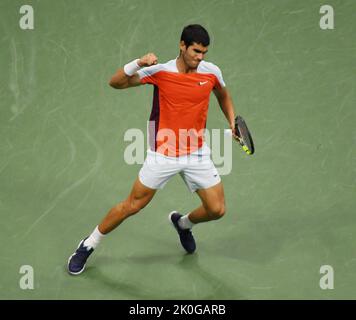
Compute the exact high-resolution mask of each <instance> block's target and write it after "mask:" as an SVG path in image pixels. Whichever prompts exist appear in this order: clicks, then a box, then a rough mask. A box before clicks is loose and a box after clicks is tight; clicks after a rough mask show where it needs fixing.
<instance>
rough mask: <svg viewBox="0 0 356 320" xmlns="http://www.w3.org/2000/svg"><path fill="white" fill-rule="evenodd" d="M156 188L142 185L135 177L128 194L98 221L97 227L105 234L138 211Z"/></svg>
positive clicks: (147, 201) (151, 196)
mask: <svg viewBox="0 0 356 320" xmlns="http://www.w3.org/2000/svg"><path fill="white" fill-rule="evenodd" d="M155 193H156V190H155V189H151V188H148V187H146V186H144V185H143V184H142V183H141V182H140V180H139V179H138V178H137V179H136V181H135V183H134V185H133V187H132V190H131V193H130V195H129V196H128V197H127V199H125V200H124V201H122V202H120V203H119V204H117V205H116V206H115V207H113V208H112V209H111V210H110V211H109V213H108V214H107V215H106V217H105V218H104V219H103V220H102V222H101V223H100V225H99V227H98V229H99V231H100V232H101V233H102V234H107V233H109V232H110V231H112V230H114V229H115V228H116V227H117V226H119V225H120V224H121V223H122V222H123V221H124V220H125V219H126V218H128V217H129V216H131V215H133V214H135V213H137V212H139V211H140V210H141V209H142V208H144V207H145V206H146V205H147V204H148V203H149V202H150V201H151V199H152V198H153V196H154V195H155Z"/></svg>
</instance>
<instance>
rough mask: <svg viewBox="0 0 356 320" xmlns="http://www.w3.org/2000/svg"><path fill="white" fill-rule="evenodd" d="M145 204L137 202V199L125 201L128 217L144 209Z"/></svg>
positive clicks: (140, 201)
mask: <svg viewBox="0 0 356 320" xmlns="http://www.w3.org/2000/svg"><path fill="white" fill-rule="evenodd" d="M146 205H147V203H146V202H144V201H142V200H137V199H128V201H127V207H128V210H127V211H128V213H129V215H132V214H135V213H138V212H139V211H141V210H142V209H143V208H144V207H146Z"/></svg>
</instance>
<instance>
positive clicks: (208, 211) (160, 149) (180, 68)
mask: <svg viewBox="0 0 356 320" xmlns="http://www.w3.org/2000/svg"><path fill="white" fill-rule="evenodd" d="M209 43H210V38H209V34H208V32H207V31H206V30H205V29H204V28H203V27H202V26H200V25H189V26H187V27H185V28H184V29H183V32H182V35H181V41H180V44H179V47H180V54H179V56H178V57H177V58H176V59H173V60H170V61H168V62H167V63H164V64H158V59H157V57H156V55H155V54H153V53H148V54H146V55H144V56H143V57H142V58H140V59H136V60H134V61H132V62H130V63H128V64H126V65H125V66H124V68H122V69H119V70H118V71H117V72H116V73H115V74H114V75H113V77H112V78H111V80H110V85H111V86H112V87H113V88H115V89H126V88H130V87H135V86H139V85H142V84H152V85H153V86H154V93H153V106H152V112H151V115H150V127H149V140H150V148H149V150H147V157H146V160H145V163H144V164H143V166H142V168H141V170H140V172H139V175H138V178H137V179H136V181H135V182H134V185H133V187H132V190H131V193H130V195H129V196H128V197H127V198H126V199H125V200H124V201H122V202H120V203H119V204H117V205H116V206H114V207H113V208H112V209H111V210H110V211H109V213H108V214H107V215H106V217H105V218H104V219H103V220H102V222H101V223H100V224H99V225H98V226H97V227H96V228H95V229H94V231H93V232H92V233H91V234H90V235H89V236H88V237H86V238H85V239H83V240H82V241H81V242H80V243H79V246H78V248H77V249H76V251H75V252H74V253H73V254H72V255H71V256H70V257H69V260H68V272H69V273H70V274H73V275H78V274H80V273H82V272H83V271H84V269H85V264H86V261H87V259H88V257H89V256H90V254H91V253H92V252H93V251H94V249H95V248H96V247H97V245H98V244H99V242H100V241H101V240H102V238H103V237H104V236H105V235H106V234H108V233H109V232H110V231H112V230H113V229H115V228H116V227H117V226H119V225H120V224H121V223H122V222H123V221H124V220H125V219H126V218H128V217H129V216H131V215H133V214H136V213H137V212H139V211H140V210H141V209H143V208H144V207H145V206H146V205H147V204H148V203H149V202H150V201H151V199H152V198H153V196H154V195H155V193H156V191H157V190H158V189H162V188H163V187H164V185H165V184H166V183H167V182H168V180H169V179H170V178H171V177H173V176H174V175H175V174H177V173H179V174H180V175H181V177H182V178H183V180H184V182H185V183H186V185H187V186H188V188H189V189H190V191H191V192H196V193H197V194H198V196H199V197H200V199H201V201H202V205H201V206H200V207H198V208H197V209H195V210H193V211H191V212H190V213H188V214H186V215H184V216H182V215H181V214H179V213H178V212H177V211H172V212H171V213H170V214H169V221H170V222H171V223H172V224H173V226H174V227H175V229H176V231H177V232H178V235H179V238H180V242H181V244H182V246H183V248H184V249H185V250H186V251H187V252H188V253H193V252H194V251H195V249H196V244H195V240H194V238H193V235H192V232H191V229H192V227H193V226H194V225H195V224H197V223H201V222H206V221H211V220H216V219H220V218H221V217H222V216H223V215H224V214H225V199H224V190H223V185H222V183H221V179H220V177H219V174H218V172H217V170H216V168H215V166H214V164H213V162H212V160H211V158H210V149H209V147H208V146H207V145H206V144H205V142H204V137H203V136H204V129H205V126H206V119H207V113H208V105H209V97H210V93H211V91H213V92H214V94H215V96H216V98H217V100H218V102H219V105H220V107H221V109H222V111H223V113H224V115H225V117H226V119H227V121H228V125H229V127H230V128H231V129H232V132H234V127H235V124H234V119H235V114H234V107H233V103H232V100H231V97H230V95H229V93H228V91H227V89H226V87H225V83H224V80H223V77H222V74H221V71H220V69H219V68H218V67H217V66H215V65H214V64H213V63H210V62H206V61H204V56H205V54H206V53H207V51H208V46H209ZM233 136H234V138H236V139H238V138H237V136H236V135H235V134H234V133H233Z"/></svg>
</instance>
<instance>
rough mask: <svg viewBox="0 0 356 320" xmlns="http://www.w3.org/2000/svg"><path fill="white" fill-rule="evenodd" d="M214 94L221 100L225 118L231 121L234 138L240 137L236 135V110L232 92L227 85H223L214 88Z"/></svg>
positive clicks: (220, 103) (230, 125)
mask: <svg viewBox="0 0 356 320" xmlns="http://www.w3.org/2000/svg"><path fill="white" fill-rule="evenodd" d="M214 94H215V96H216V99H217V100H218V102H219V105H220V108H221V110H222V112H223V113H224V115H225V118H226V119H227V122H228V123H229V127H230V129H231V130H232V132H233V136H234V138H235V139H236V138H238V137H237V136H236V135H235V111H234V104H233V102H232V99H231V96H230V93H229V92H228V90H227V89H226V88H225V87H221V88H216V89H214Z"/></svg>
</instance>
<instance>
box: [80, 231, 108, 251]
mask: <svg viewBox="0 0 356 320" xmlns="http://www.w3.org/2000/svg"><path fill="white" fill-rule="evenodd" d="M104 236H105V235H104V234H102V233H101V232H100V231H99V228H98V226H96V227H95V229H94V231H93V232H92V234H91V235H90V236H89V237H88V239H86V240H85V241H84V246H85V247H91V248H93V249H95V248H96V247H97V246H98V244H99V243H100V241H101V240H102V239H103V238H104Z"/></svg>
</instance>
